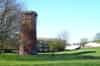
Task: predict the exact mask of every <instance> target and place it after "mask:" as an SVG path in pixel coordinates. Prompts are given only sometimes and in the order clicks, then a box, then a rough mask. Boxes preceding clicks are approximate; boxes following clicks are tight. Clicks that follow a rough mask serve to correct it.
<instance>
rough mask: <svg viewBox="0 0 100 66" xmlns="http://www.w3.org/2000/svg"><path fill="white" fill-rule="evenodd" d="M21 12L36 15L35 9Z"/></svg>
mask: <svg viewBox="0 0 100 66" xmlns="http://www.w3.org/2000/svg"><path fill="white" fill-rule="evenodd" d="M22 14H24V15H34V16H37V13H36V12H35V11H24V12H22Z"/></svg>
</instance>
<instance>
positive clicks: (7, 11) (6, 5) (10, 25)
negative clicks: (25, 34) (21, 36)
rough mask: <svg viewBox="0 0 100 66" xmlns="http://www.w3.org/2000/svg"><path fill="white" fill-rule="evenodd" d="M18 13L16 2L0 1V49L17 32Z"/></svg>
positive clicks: (13, 0)
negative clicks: (0, 45)
mask: <svg viewBox="0 0 100 66" xmlns="http://www.w3.org/2000/svg"><path fill="white" fill-rule="evenodd" d="M20 12H21V10H20V8H19V6H18V3H16V0H0V42H1V44H2V49H3V45H4V42H5V41H6V40H7V39H9V38H10V37H11V35H13V34H14V33H15V32H16V31H17V30H18V26H19V25H20V19H19V18H20Z"/></svg>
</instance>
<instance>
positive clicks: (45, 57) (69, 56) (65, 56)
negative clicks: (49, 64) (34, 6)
mask: <svg viewBox="0 0 100 66" xmlns="http://www.w3.org/2000/svg"><path fill="white" fill-rule="evenodd" d="M88 53H96V51H80V52H75V53H62V54H54V55H52V54H49V53H48V54H39V55H33V56H19V55H0V60H12V61H13V60H15V61H61V60H80V59H100V56H92V55H84V54H88Z"/></svg>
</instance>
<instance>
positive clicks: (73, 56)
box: [0, 48, 100, 66]
mask: <svg viewBox="0 0 100 66" xmlns="http://www.w3.org/2000/svg"><path fill="white" fill-rule="evenodd" d="M0 66H100V48H90V49H81V50H74V51H64V52H56V53H55V55H52V54H51V53H41V54H39V55H34V56H29V55H28V56H19V55H16V54H0Z"/></svg>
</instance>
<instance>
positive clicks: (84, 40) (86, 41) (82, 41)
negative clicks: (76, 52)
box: [80, 38, 88, 48]
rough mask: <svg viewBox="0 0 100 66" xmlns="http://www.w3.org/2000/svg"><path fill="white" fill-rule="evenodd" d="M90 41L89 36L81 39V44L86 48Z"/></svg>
mask: <svg viewBox="0 0 100 66" xmlns="http://www.w3.org/2000/svg"><path fill="white" fill-rule="evenodd" d="M86 43H88V39H87V38H82V39H80V44H81V47H82V48H84V47H85V44H86Z"/></svg>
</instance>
